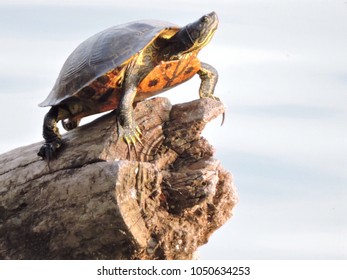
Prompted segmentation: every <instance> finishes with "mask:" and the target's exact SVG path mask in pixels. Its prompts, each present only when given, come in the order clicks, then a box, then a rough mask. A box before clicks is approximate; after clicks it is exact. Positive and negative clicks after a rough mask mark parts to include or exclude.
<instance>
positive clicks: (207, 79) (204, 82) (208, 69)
mask: <svg viewBox="0 0 347 280" xmlns="http://www.w3.org/2000/svg"><path fill="white" fill-rule="evenodd" d="M198 75H199V77H200V79H201V84H200V89H199V95H200V98H212V99H216V100H219V98H218V97H215V96H214V95H213V92H214V88H215V87H216V84H217V81H218V72H217V70H216V69H215V68H213V67H212V66H211V65H209V64H207V63H204V62H201V67H200V70H199V71H198Z"/></svg>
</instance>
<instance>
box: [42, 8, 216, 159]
mask: <svg viewBox="0 0 347 280" xmlns="http://www.w3.org/2000/svg"><path fill="white" fill-rule="evenodd" d="M217 27H218V17H217V14H216V13H215V12H211V13H209V14H206V15H203V16H202V17H201V18H199V19H198V20H196V21H194V22H192V23H189V24H187V25H185V26H183V27H179V26H178V25H176V24H172V23H169V22H163V21H158V20H138V21H133V22H130V23H125V24H122V25H118V26H114V27H110V28H108V29H105V30H104V31H101V32H99V33H97V34H95V35H93V36H91V37H90V38H88V39H86V40H85V41H84V42H82V43H81V44H80V45H79V46H78V47H77V48H76V49H75V50H74V51H73V52H72V53H71V54H70V55H69V56H68V58H67V60H66V61H65V63H64V64H63V67H62V69H61V71H60V73H59V75H58V78H57V80H56V82H55V84H54V86H53V88H52V90H51V92H50V93H49V95H48V96H47V98H46V99H45V100H44V101H43V102H42V103H40V104H39V106H41V107H48V106H50V107H51V108H50V110H49V111H48V113H47V114H46V115H45V117H44V121H43V138H44V140H45V143H44V144H43V145H42V146H41V148H40V150H39V152H38V156H40V157H41V158H42V159H44V160H46V161H50V160H52V159H55V158H56V157H57V152H58V150H59V148H60V147H61V146H62V144H63V141H62V137H61V135H60V133H59V129H58V127H57V123H58V122H59V121H61V122H62V126H63V128H64V129H65V130H71V129H74V128H76V127H77V126H78V125H79V122H80V120H81V118H83V117H86V116H89V115H93V114H97V113H101V112H106V111H110V110H117V127H118V133H119V137H120V138H121V139H124V141H125V142H126V144H127V145H128V149H129V147H130V148H131V146H135V145H136V144H137V143H141V144H142V142H141V135H142V133H141V130H140V129H139V127H138V126H137V124H136V122H135V120H134V113H133V106H134V105H135V104H136V103H137V102H139V101H142V100H144V99H146V98H149V97H152V96H154V95H157V94H159V93H161V92H163V91H165V90H168V89H170V88H172V87H174V86H177V85H179V84H181V83H183V82H185V81H187V80H189V79H190V78H192V77H193V76H194V75H195V74H198V75H199V77H200V79H201V84H200V89H199V96H200V98H213V99H218V98H217V97H215V96H214V89H215V86H216V83H217V80H218V72H217V70H216V69H215V68H214V67H212V66H211V65H209V64H207V63H204V62H200V60H199V59H198V58H197V55H198V53H199V51H200V50H201V49H202V48H203V47H204V46H206V45H207V44H208V43H209V42H210V40H211V39H212V37H213V35H214V33H215V31H216V30H217ZM218 100H219V99H218Z"/></svg>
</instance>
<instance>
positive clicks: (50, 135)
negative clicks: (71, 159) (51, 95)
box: [37, 106, 62, 161]
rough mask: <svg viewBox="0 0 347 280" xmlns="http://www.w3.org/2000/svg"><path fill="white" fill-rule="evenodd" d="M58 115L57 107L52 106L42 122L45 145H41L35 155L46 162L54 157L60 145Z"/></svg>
mask: <svg viewBox="0 0 347 280" xmlns="http://www.w3.org/2000/svg"><path fill="white" fill-rule="evenodd" d="M58 115H59V106H53V107H52V108H51V109H50V110H49V111H48V113H47V114H46V116H45V118H44V121H43V138H44V139H45V141H46V143H45V144H43V145H42V147H41V149H40V151H39V152H38V154H37V155H38V156H40V157H42V158H43V159H44V160H46V161H50V160H52V159H53V158H54V157H55V154H56V152H57V149H59V148H60V147H61V145H62V139H61V135H60V133H59V129H58V127H57V121H58Z"/></svg>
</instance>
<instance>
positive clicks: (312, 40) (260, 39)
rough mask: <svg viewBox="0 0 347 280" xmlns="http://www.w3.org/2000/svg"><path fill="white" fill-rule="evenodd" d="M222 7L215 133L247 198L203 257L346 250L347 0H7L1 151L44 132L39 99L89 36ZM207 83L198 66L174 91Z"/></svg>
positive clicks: (0, 71) (306, 255) (214, 44)
mask: <svg viewBox="0 0 347 280" xmlns="http://www.w3.org/2000/svg"><path fill="white" fill-rule="evenodd" d="M212 10H214V11H216V12H217V13H218V16H219V18H220V26H219V29H218V31H217V33H216V35H215V37H214V38H213V40H212V41H211V43H210V45H208V46H207V47H206V48H205V49H204V50H203V51H202V52H201V54H200V58H201V60H202V61H205V62H207V63H210V64H211V65H213V66H214V67H215V68H216V69H217V70H218V71H219V74H220V79H219V83H218V85H217V88H216V92H215V94H216V95H217V96H219V97H220V98H221V99H222V100H223V101H224V103H225V104H226V106H227V108H228V112H227V115H226V116H227V118H226V121H225V124H224V126H222V127H220V126H219V124H220V120H217V121H215V122H213V123H211V124H209V125H208V127H207V129H206V131H205V137H207V138H208V139H209V141H210V142H211V143H212V144H213V145H214V146H215V148H216V150H217V155H216V157H217V158H219V159H221V161H222V164H223V166H224V167H225V168H226V169H228V170H229V171H230V172H232V173H233V174H234V177H235V182H236V185H237V189H238V192H239V196H240V202H239V204H238V205H237V207H236V209H235V212H234V217H233V218H232V219H231V220H230V221H229V222H228V223H227V224H226V225H225V226H224V227H222V228H221V229H220V230H218V231H217V232H216V233H215V234H214V235H213V236H212V238H211V239H210V242H209V243H208V244H207V245H206V246H204V247H203V248H201V250H200V255H201V258H203V259H346V257H347V219H346V214H347V191H346V187H347V186H346V181H347V172H346V169H347V163H346V158H347V147H346V139H347V129H346V128H347V125H346V119H347V110H346V104H347V97H346V96H347V53H346V50H347V36H346V27H347V1H345V0H341V1H340V0H292V1H290V0H282V1H278V0H277V1H276V0H258V1H255V0H253V1H251V0H238V1H236V0H216V1H208V0H203V1H194V0H181V1H159V0H148V1H133V0H127V1H117V0H115V1H111V0H83V1H82V0H70V1H67V0H66V1H62V0H59V1H44V0H41V1H40V0H36V1H35V0H34V1H24V0H0V26H1V29H0V65H1V67H0V112H1V118H0V127H1V130H0V133H1V138H0V153H3V152H6V151H8V150H10V149H13V148H16V147H19V146H22V145H27V144H30V143H32V142H37V141H41V140H42V138H41V133H42V131H41V129H42V120H43V117H44V114H45V113H46V112H47V110H46V109H42V108H39V107H37V104H38V103H40V102H41V101H42V100H43V99H44V98H45V97H46V95H47V94H48V93H49V91H50V89H51V88H52V86H53V84H54V82H55V79H56V78H57V76H58V73H59V70H60V68H61V66H62V64H63V63H64V61H65V59H66V58H67V56H68V55H69V54H70V53H71V51H72V50H73V49H74V48H75V47H76V46H77V45H78V44H79V43H80V42H81V41H83V40H84V39H86V38H87V37H88V36H90V35H93V34H94V33H96V32H98V31H100V30H103V29H104V28H107V27H109V26H112V25H117V24H120V23H124V22H127V21H132V20H136V19H142V18H146V19H159V20H166V21H170V22H173V23H176V24H180V25H185V24H187V23H189V22H191V21H194V20H196V19H197V18H198V17H200V16H201V15H202V14H205V13H208V12H210V11H212ZM198 87H199V79H198V78H194V79H193V80H192V81H189V82H187V83H185V84H184V85H181V86H179V87H177V88H175V89H173V90H171V91H169V92H168V93H166V94H165V96H167V97H169V98H170V100H171V101H172V102H173V103H180V102H185V101H188V100H193V99H196V98H197V97H198V93H197V92H198ZM195 92H196V94H195V95H193V94H186V93H195Z"/></svg>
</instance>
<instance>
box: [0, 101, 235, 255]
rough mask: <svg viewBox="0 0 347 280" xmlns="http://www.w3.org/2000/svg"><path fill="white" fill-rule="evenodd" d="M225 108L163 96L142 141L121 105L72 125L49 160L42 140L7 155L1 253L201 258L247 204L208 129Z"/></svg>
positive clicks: (145, 109) (141, 106)
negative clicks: (121, 123)
mask: <svg viewBox="0 0 347 280" xmlns="http://www.w3.org/2000/svg"><path fill="white" fill-rule="evenodd" d="M223 112H224V106H223V104H222V103H221V102H219V101H215V100H211V99H201V100H196V101H192V102H189V103H185V104H178V105H175V106H172V105H171V104H170V103H169V101H168V99H166V98H155V99H151V100H145V101H143V102H140V103H138V104H137V105H136V108H135V118H136V120H137V123H138V124H139V127H140V129H141V130H142V136H141V140H142V143H143V145H140V144H139V143H138V144H137V145H136V149H135V148H134V147H130V150H129V147H127V145H126V143H125V142H124V141H123V140H122V139H121V138H120V139H118V133H117V120H116V114H115V113H114V112H111V113H109V114H107V115H104V116H102V117H100V118H98V119H97V120H95V121H93V122H91V123H89V124H87V125H84V126H81V127H79V128H76V129H74V130H72V131H70V132H67V133H65V134H64V135H63V141H64V146H63V147H62V149H61V150H60V152H59V154H58V157H57V159H55V160H53V161H51V162H49V163H47V162H45V161H43V160H41V159H40V158H39V157H38V156H37V155H36V154H37V152H38V150H39V148H40V146H41V145H42V142H41V143H35V144H32V145H29V146H25V147H21V148H18V149H15V150H12V151H10V152H8V153H5V154H2V155H0V259H192V258H193V256H194V253H195V252H196V250H197V248H198V247H199V246H201V245H202V244H205V243H206V242H207V241H208V238H209V236H210V235H211V234H212V233H213V232H214V231H215V230H216V229H218V228H219V227H220V226H222V225H223V224H224V223H225V222H226V221H227V220H228V219H229V218H230V217H231V215H232V209H233V207H234V205H235V204H236V202H237V194H236V191H235V187H234V185H233V180H232V175H231V174H230V173H229V172H227V171H226V170H225V169H223V167H222V166H221V165H220V162H219V161H218V160H216V159H214V158H213V153H214V149H213V147H212V146H211V145H210V144H209V143H208V142H207V141H206V139H204V138H203V137H201V132H202V130H203V128H204V126H205V125H206V123H208V122H209V121H210V120H212V119H213V118H216V117H217V116H218V115H220V114H221V113H223ZM221 133H223V132H222V130H221Z"/></svg>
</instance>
